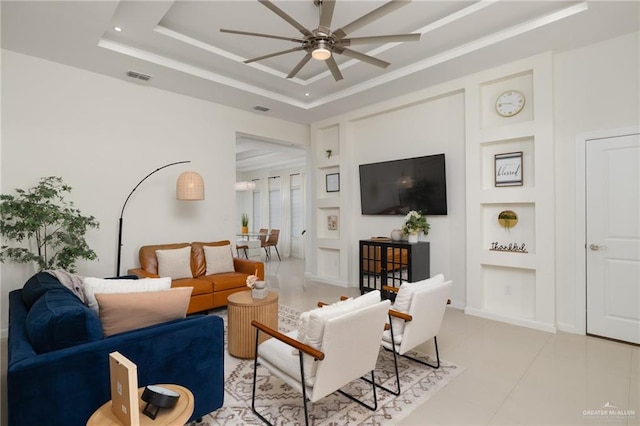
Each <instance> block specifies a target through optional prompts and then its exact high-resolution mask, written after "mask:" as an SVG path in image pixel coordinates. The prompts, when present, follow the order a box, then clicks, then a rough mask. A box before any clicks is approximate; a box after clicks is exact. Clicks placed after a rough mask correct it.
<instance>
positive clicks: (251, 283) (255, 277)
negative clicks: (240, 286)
mask: <svg viewBox="0 0 640 426" xmlns="http://www.w3.org/2000/svg"><path fill="white" fill-rule="evenodd" d="M259 280H260V278H258V270H257V269H256V272H255V274H254V275H249V276H248V277H247V280H246V283H247V287H249V288H250V289H253V287H254V286H255V285H256V283H257V282H258V281H259Z"/></svg>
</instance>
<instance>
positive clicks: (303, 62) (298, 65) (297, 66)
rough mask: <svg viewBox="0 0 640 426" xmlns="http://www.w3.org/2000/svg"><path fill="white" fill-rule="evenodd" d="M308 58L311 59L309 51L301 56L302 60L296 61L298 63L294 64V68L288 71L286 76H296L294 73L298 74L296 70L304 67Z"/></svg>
mask: <svg viewBox="0 0 640 426" xmlns="http://www.w3.org/2000/svg"><path fill="white" fill-rule="evenodd" d="M309 59H311V53H307V54H306V55H305V56H304V58H302V60H301V61H300V62H298V64H297V65H296V66H295V68H293V69H292V70H291V72H290V73H289V75H288V76H287V78H293V77H295V76H296V74H298V72H299V71H300V70H301V69H302V67H304V66H305V65H307V62H309Z"/></svg>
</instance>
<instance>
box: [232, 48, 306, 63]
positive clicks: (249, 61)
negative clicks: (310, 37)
mask: <svg viewBox="0 0 640 426" xmlns="http://www.w3.org/2000/svg"><path fill="white" fill-rule="evenodd" d="M302 49H304V47H302V46H298V47H294V48H293V49H287V50H281V51H280V52H275V53H269V54H268V55H264V56H258V57H257V58H253V59H247V60H246V61H243V62H244V63H245V64H250V63H251V62H256V61H261V60H263V59H267V58H273V57H274V56H280V55H284V54H287V53H291V52H297V51H298V50H302Z"/></svg>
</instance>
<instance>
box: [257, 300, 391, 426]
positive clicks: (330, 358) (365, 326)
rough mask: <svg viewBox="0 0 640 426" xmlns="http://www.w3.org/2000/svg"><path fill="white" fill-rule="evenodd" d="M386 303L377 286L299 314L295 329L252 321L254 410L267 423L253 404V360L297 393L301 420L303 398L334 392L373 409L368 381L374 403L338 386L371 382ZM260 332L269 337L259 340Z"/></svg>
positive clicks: (312, 400) (310, 399) (306, 414)
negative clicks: (363, 380)
mask: <svg viewBox="0 0 640 426" xmlns="http://www.w3.org/2000/svg"><path fill="white" fill-rule="evenodd" d="M390 306H391V302H390V301H388V300H384V301H381V300H380V292H379V291H377V290H376V291H375V292H370V293H367V294H364V295H362V296H360V297H357V298H355V299H349V300H345V301H341V302H338V303H335V304H333V305H326V306H324V307H321V308H318V309H314V310H312V311H309V312H306V313H303V314H302V315H301V327H300V330H294V331H292V332H289V333H287V334H283V333H280V332H278V331H276V330H273V329H271V328H269V327H267V326H265V325H263V324H260V323H258V322H257V321H253V322H252V324H253V326H254V327H256V349H255V354H256V357H255V362H254V371H253V392H252V398H251V409H252V410H253V412H254V413H255V414H256V415H257V416H258V417H259V418H260V419H261V420H262V421H263V422H265V423H267V424H271V423H270V422H269V420H267V419H266V418H265V417H263V416H262V415H261V414H260V413H258V411H257V410H256V407H255V399H256V371H257V368H258V364H260V365H261V366H262V367H264V368H266V369H267V370H268V371H269V372H270V373H271V374H273V375H275V376H277V377H279V378H280V379H282V381H284V382H285V383H287V384H288V385H290V386H291V387H292V388H293V389H295V390H297V391H298V392H300V393H301V394H302V400H303V404H304V413H305V424H306V425H308V424H309V416H308V411H307V400H309V401H311V402H315V401H318V400H320V399H321V398H324V397H325V396H327V395H329V394H331V393H333V392H336V391H338V392H339V393H341V394H342V395H344V396H346V397H348V398H350V399H352V400H353V401H355V402H357V403H359V404H361V405H363V406H365V407H366V408H368V409H370V410H376V409H377V408H378V402H377V397H376V388H375V386H372V391H373V404H367V403H365V402H363V401H360V400H357V399H355V398H354V397H353V396H352V395H349V394H347V393H345V392H343V391H341V390H340V388H342V387H343V386H345V385H346V384H348V383H350V382H352V381H354V380H356V379H358V378H361V377H362V376H364V375H368V374H370V375H371V380H372V381H373V382H375V378H374V370H375V367H376V362H377V360H378V354H379V352H380V339H381V338H382V333H383V331H384V324H385V322H386V320H387V318H388V312H389V307H390ZM261 332H264V333H267V334H269V335H270V336H272V337H273V338H272V339H268V340H266V341H265V342H263V343H261V344H260V345H258V337H259V334H260V333H261ZM354 336H357V339H356V338H354ZM302 377H304V385H303V383H302V380H301V378H302Z"/></svg>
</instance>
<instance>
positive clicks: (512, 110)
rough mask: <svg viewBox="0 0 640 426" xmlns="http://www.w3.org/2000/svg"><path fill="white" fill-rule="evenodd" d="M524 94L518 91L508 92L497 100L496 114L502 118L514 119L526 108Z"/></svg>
mask: <svg viewBox="0 0 640 426" xmlns="http://www.w3.org/2000/svg"><path fill="white" fill-rule="evenodd" d="M525 102H526V100H525V97H524V93H522V92H520V91H518V90H507V91H506V92H503V93H501V94H500V96H498V99H497V100H496V112H497V113H498V114H500V115H501V116H502V117H513V116H514V115H516V114H517V113H519V112H520V111H522V109H523V108H524V104H525Z"/></svg>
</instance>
